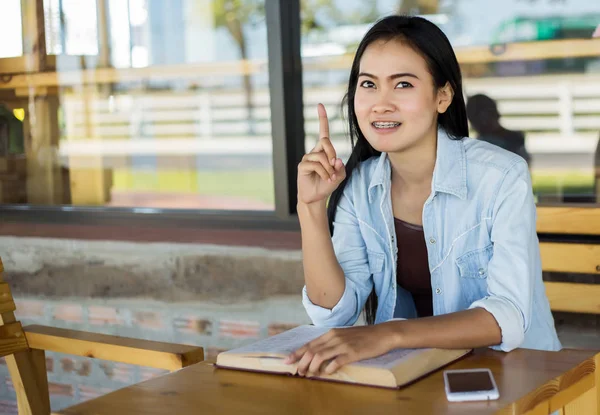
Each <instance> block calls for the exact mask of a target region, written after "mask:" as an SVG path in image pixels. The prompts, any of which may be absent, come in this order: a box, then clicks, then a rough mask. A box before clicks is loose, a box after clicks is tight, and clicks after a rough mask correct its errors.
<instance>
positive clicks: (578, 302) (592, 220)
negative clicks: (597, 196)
mask: <svg viewBox="0 0 600 415" xmlns="http://www.w3.org/2000/svg"><path fill="white" fill-rule="evenodd" d="M537 231H538V234H540V239H541V240H542V242H541V243H540V250H541V256H542V269H543V270H544V271H547V272H563V273H574V274H577V273H579V274H595V275H598V276H600V208H573V207H540V208H538V222H537ZM544 235H553V236H554V240H555V241H556V242H555V241H545V240H544V239H545V238H544ZM556 236H558V237H556ZM573 236H577V239H578V241H577V242H570V241H568V239H569V238H572V237H573ZM551 239H552V238H551ZM561 239H563V240H561ZM565 240H567V241H565ZM599 282H600V281H599ZM545 286H546V295H547V296H548V300H549V301H550V308H551V309H552V310H553V311H567V312H573V313H589V314H600V284H598V283H596V284H584V283H577V282H554V281H546V282H545Z"/></svg>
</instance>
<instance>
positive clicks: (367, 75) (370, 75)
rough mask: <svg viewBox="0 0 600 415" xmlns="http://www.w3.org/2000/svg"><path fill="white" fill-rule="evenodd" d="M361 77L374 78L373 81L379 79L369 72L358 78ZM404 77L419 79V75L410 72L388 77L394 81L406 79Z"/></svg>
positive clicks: (360, 74) (359, 75) (362, 73)
mask: <svg viewBox="0 0 600 415" xmlns="http://www.w3.org/2000/svg"><path fill="white" fill-rule="evenodd" d="M361 76H366V77H367V78H372V79H378V78H377V77H376V76H375V75H373V74H370V73H367V72H361V73H359V74H358V77H359V78H360V77H361ZM404 77H409V78H416V79H419V77H418V76H417V75H415V74H414V73H410V72H401V73H395V74H392V75H390V76H388V79H390V80H393V79H397V78H404Z"/></svg>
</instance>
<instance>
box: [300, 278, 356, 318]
mask: <svg viewBox="0 0 600 415" xmlns="http://www.w3.org/2000/svg"><path fill="white" fill-rule="evenodd" d="M302 304H303V305H304V308H305V309H306V313H307V314H308V316H309V317H310V319H311V320H312V322H313V324H314V325H315V326H325V327H341V326H348V325H351V324H352V323H353V322H352V318H353V317H354V315H355V314H356V304H357V300H356V290H355V288H354V284H353V283H352V281H350V280H348V279H346V288H345V289H344V294H342V298H340V300H339V301H338V303H337V304H336V305H335V306H334V307H333V308H332V309H328V308H323V307H321V306H318V305H316V304H314V303H313V302H312V301H310V298H308V293H307V292H306V286H304V288H303V289H302Z"/></svg>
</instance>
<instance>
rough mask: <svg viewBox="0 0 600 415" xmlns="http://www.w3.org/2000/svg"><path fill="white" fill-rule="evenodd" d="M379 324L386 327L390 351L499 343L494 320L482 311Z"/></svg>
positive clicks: (457, 347) (467, 311) (468, 346)
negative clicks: (390, 343)
mask: <svg viewBox="0 0 600 415" xmlns="http://www.w3.org/2000/svg"><path fill="white" fill-rule="evenodd" d="M382 325H385V326H386V329H387V330H386V331H387V332H388V333H389V338H390V339H391V342H392V344H393V348H422V347H436V348H442V349H461V348H476V347H486V346H493V345H497V344H500V343H501V342H502V332H501V330H500V327H499V326H498V323H497V322H496V319H495V318H494V316H493V315H492V314H490V313H489V312H488V311H486V310H485V309H483V308H473V309H470V310H464V311H458V312H456V313H450V314H444V315H440V316H434V317H426V318H417V319H409V320H395V321H389V322H386V323H382Z"/></svg>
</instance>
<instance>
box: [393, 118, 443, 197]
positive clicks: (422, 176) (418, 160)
mask: <svg viewBox="0 0 600 415" xmlns="http://www.w3.org/2000/svg"><path fill="white" fill-rule="evenodd" d="M436 155H437V128H436V129H434V130H433V131H432V132H430V133H428V134H427V136H426V137H423V138H422V139H421V140H419V144H418V145H416V146H413V147H411V148H409V149H405V150H403V151H400V152H396V153H388V158H389V160H390V164H391V166H392V185H393V186H400V187H402V188H405V189H418V188H421V189H427V190H428V189H431V181H432V180H433V169H434V168H435V160H436Z"/></svg>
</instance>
